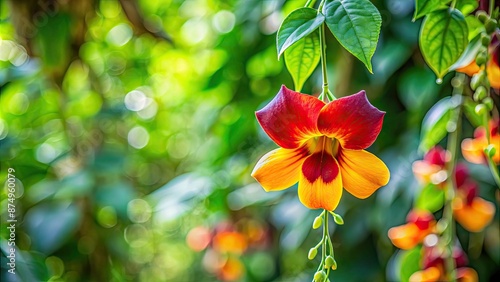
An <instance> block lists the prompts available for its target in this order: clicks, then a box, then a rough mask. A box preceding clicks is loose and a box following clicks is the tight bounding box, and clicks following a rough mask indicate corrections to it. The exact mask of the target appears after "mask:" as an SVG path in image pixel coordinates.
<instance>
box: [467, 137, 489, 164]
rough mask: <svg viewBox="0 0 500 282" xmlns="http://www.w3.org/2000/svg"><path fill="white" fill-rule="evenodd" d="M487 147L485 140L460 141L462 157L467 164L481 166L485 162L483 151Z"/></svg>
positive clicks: (468, 139) (469, 139)
mask: <svg viewBox="0 0 500 282" xmlns="http://www.w3.org/2000/svg"><path fill="white" fill-rule="evenodd" d="M487 145H488V144H487V141H486V138H475V139H471V138H466V139H464V140H463V141H462V155H463V156H464V158H465V159H466V160H467V161H468V162H471V163H475V164H483V163H485V162H486V159H485V156H484V153H483V149H484V148H485V147H486V146H487Z"/></svg>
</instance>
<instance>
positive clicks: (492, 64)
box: [457, 36, 500, 89]
mask: <svg viewBox="0 0 500 282" xmlns="http://www.w3.org/2000/svg"><path fill="white" fill-rule="evenodd" d="M499 46H500V42H498V39H496V36H493V40H492V41H491V43H490V46H489V47H488V53H489V54H490V59H489V60H488V62H486V74H487V76H488V80H489V82H490V85H491V87H493V88H495V89H500V58H499V56H498V51H499V48H500V47H499ZM474 55H476V54H474ZM457 71H458V72H462V73H465V74H467V75H469V76H473V75H474V74H476V73H479V72H480V71H481V68H480V67H479V66H478V65H477V63H476V60H475V56H470V60H469V61H467V62H464V64H463V65H462V66H460V67H459V68H457Z"/></svg>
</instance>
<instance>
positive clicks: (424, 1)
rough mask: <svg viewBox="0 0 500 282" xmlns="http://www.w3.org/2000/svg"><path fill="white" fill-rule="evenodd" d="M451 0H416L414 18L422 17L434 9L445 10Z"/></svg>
mask: <svg viewBox="0 0 500 282" xmlns="http://www.w3.org/2000/svg"><path fill="white" fill-rule="evenodd" d="M450 1H451V0H416V1H415V14H414V15H413V20H414V21H415V20H416V19H418V18H421V17H423V16H425V15H427V14H430V13H432V12H434V11H438V10H444V9H447V8H448V5H446V4H447V3H449V2H450Z"/></svg>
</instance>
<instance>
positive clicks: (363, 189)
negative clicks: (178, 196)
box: [252, 86, 389, 211]
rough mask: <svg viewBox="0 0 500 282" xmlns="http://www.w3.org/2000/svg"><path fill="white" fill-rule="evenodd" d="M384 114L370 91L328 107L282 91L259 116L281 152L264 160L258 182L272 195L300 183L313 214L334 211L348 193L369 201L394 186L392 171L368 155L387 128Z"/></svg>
mask: <svg viewBox="0 0 500 282" xmlns="http://www.w3.org/2000/svg"><path fill="white" fill-rule="evenodd" d="M384 114H385V113H384V112H381V111H379V110H378V109H377V108H375V107H374V106H372V105H371V104H370V102H369V101H368V99H367V98H366V94H365V92H364V91H361V92H359V93H357V94H354V95H351V96H348V97H343V98H339V99H337V100H334V101H332V102H330V103H327V104H325V103H324V102H323V101H321V100H319V99H317V98H316V97H313V96H310V95H306V94H302V93H299V92H295V91H292V90H290V89H287V88H286V87H285V86H282V87H281V90H280V91H279V92H278V94H277V95H276V97H275V98H274V99H273V100H272V101H271V102H270V103H269V104H268V105H267V106H266V107H264V108H263V109H262V110H260V111H257V113H256V116H257V120H258V121H259V123H260V125H261V126H262V128H263V129H264V131H265V132H266V133H267V135H269V137H270V138H271V139H272V140H273V141H274V142H275V143H276V144H277V145H278V146H280V147H281V148H278V149H275V150H273V151H271V152H269V153H267V154H266V155H264V156H263V157H262V158H261V159H260V160H259V162H258V163H257V165H256V166H255V168H254V170H253V172H252V176H253V177H254V178H255V179H256V180H257V181H258V182H259V183H260V184H261V185H262V187H263V188H264V189H265V190H266V191H278V190H283V189H286V188H289V187H290V186H292V185H294V184H295V183H297V182H298V183H299V192H298V193H299V199H300V201H301V202H302V203H303V204H304V205H305V206H306V207H308V208H311V209H319V208H323V209H326V210H329V211H332V210H334V209H335V208H336V207H337V205H338V203H339V201H340V198H341V196H342V190H343V189H342V187H344V188H345V189H346V190H347V191H348V192H349V193H351V194H352V195H354V196H356V197H357V198H360V199H364V198H367V197H368V196H370V195H371V194H373V193H374V192H375V191H376V190H377V189H378V188H380V187H381V186H383V185H386V184H387V182H388V181H389V170H388V169H387V167H386V165H385V164H384V163H383V162H382V161H381V160H380V159H379V158H377V157H376V156H375V155H373V154H371V153H369V152H367V151H365V150H364V149H366V148H367V147H369V146H370V145H371V144H372V143H373V142H374V141H375V139H376V138H377V136H378V134H379V133H380V130H381V128H382V121H383V118H384Z"/></svg>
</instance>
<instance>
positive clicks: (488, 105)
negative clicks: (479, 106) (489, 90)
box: [482, 97, 493, 112]
mask: <svg viewBox="0 0 500 282" xmlns="http://www.w3.org/2000/svg"><path fill="white" fill-rule="evenodd" d="M482 103H483V104H484V105H485V106H486V109H488V112H489V111H491V110H493V99H491V97H486V98H484V99H483V101H482Z"/></svg>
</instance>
